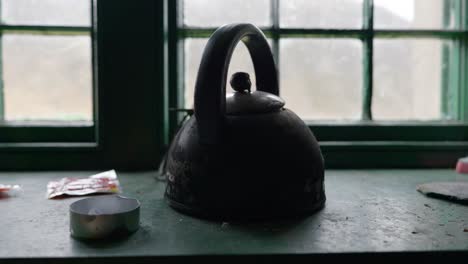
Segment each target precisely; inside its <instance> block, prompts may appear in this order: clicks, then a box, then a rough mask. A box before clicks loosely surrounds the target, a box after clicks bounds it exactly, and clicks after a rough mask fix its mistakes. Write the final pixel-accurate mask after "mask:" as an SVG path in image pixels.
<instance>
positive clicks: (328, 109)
mask: <svg viewBox="0 0 468 264" xmlns="http://www.w3.org/2000/svg"><path fill="white" fill-rule="evenodd" d="M280 50H281V51H280V55H281V57H280V63H281V67H280V70H281V78H280V79H281V88H280V89H281V90H280V92H281V97H282V98H284V99H285V100H286V107H287V108H290V109H291V110H293V111H295V112H296V113H297V114H298V115H299V116H300V117H302V118H303V119H312V120H344V119H359V118H360V115H361V101H362V92H361V91H362V88H361V87H362V80H361V79H362V78H361V76H362V63H361V61H362V44H361V41H359V40H354V39H284V40H281V41H280Z"/></svg>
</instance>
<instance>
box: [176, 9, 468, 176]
mask: <svg viewBox="0 0 468 264" xmlns="http://www.w3.org/2000/svg"><path fill="white" fill-rule="evenodd" d="M172 8H173V10H174V11H173V14H172V20H171V21H172V24H173V26H174V27H177V28H178V33H177V39H176V40H173V41H174V42H175V41H178V49H174V50H173V51H172V52H171V54H178V59H177V61H173V63H174V64H177V65H178V66H173V67H172V70H173V71H178V74H179V76H178V77H179V80H183V82H179V83H176V82H177V81H175V80H174V79H172V82H171V84H172V85H173V86H174V85H177V87H178V89H177V91H175V92H174V93H175V95H174V94H172V95H171V105H172V106H176V107H178V108H191V107H192V100H193V99H192V97H193V87H194V82H195V79H196V73H197V70H198V64H199V62H200V58H201V53H202V51H203V48H204V45H205V44H206V42H207V39H208V38H209V36H210V35H211V33H212V32H213V31H214V30H215V29H216V28H217V27H218V26H221V25H222V24H225V23H232V22H250V23H253V24H255V25H257V26H259V27H260V28H261V29H262V30H263V31H264V33H265V34H266V36H267V37H268V38H269V39H270V43H271V48H272V51H273V52H274V55H275V59H276V62H277V67H278V71H279V77H280V81H281V85H280V95H281V96H282V97H283V98H284V99H285V100H286V107H288V108H290V109H292V110H293V111H295V112H296V113H297V114H299V116H301V117H302V118H303V119H304V120H305V121H306V122H307V123H308V124H309V125H310V127H311V129H312V130H313V131H314V133H315V134H316V136H317V138H318V139H319V141H320V142H321V145H322V151H323V152H324V155H325V158H326V161H327V163H328V165H329V166H330V167H362V166H364V167H365V166H375V167H385V166H397V167H411V166H423V165H424V166H429V167H436V166H452V165H453V162H454V160H455V158H456V157H459V156H462V155H464V154H466V153H467V152H468V149H467V146H468V144H467V142H468V126H467V121H468V107H467V100H468V93H467V90H468V85H467V83H466V80H465V78H466V77H465V75H466V74H465V73H466V67H465V65H466V59H467V58H466V56H467V52H466V51H467V46H466V34H467V33H468V31H467V30H466V29H467V28H466V10H467V5H466V3H465V1H462V0H430V1H427V0H424V1H423V0H412V1H409V0H333V1H319V0H288V1H284V0H256V1H240V0H230V1H208V0H184V1H178V6H176V5H174V6H173V7H172ZM173 44H174V43H173ZM238 70H243V71H248V72H250V73H251V76H252V75H253V74H252V72H253V67H252V65H251V62H250V58H249V56H248V52H247V50H246V48H245V47H243V45H242V44H241V45H239V46H238V47H237V48H236V51H235V54H234V55H233V61H232V62H231V66H230V70H229V71H230V73H229V74H232V73H233V72H235V71H238ZM172 78H175V77H174V75H172ZM253 83H255V82H254V81H253ZM171 91H172V90H171ZM172 118H173V119H174V118H175V117H174V115H172ZM351 157H353V158H351Z"/></svg>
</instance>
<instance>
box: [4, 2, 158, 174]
mask: <svg viewBox="0 0 468 264" xmlns="http://www.w3.org/2000/svg"><path fill="white" fill-rule="evenodd" d="M137 2H138V3H137ZM164 5H165V2H163V1H132V0H124V1H102V0H40V1H36V0H0V7H1V12H0V14H1V19H0V21H1V23H0V36H1V39H0V40H1V41H0V43H1V45H0V50H1V56H0V66H1V67H0V68H1V71H0V76H1V79H2V80H3V82H2V85H0V91H1V92H0V161H1V162H0V169H28V170H31V169H81V170H84V169H109V168H115V169H133V168H146V169H148V168H156V167H157V164H158V160H159V159H160V155H161V153H162V150H163V147H164V143H165V140H166V139H165V138H166V137H167V135H166V134H165V129H164V127H165V120H164V117H165V111H166V109H167V105H165V100H164V91H165V85H164V82H165V81H164V80H165V77H164V76H165V71H166V66H165V55H164V47H165V46H164V34H165V29H164V19H165V13H164V12H165V11H164V10H165V8H164Z"/></svg>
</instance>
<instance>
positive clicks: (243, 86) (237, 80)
mask: <svg viewBox="0 0 468 264" xmlns="http://www.w3.org/2000/svg"><path fill="white" fill-rule="evenodd" d="M229 83H230V84H231V87H232V89H234V90H235V91H236V92H241V93H243V92H245V91H246V90H247V91H248V92H249V93H250V86H252V82H251V81H250V76H249V74H248V73H246V72H236V73H234V74H233V75H232V77H231V81H230V82H229Z"/></svg>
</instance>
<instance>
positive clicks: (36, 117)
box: [0, 0, 94, 143]
mask: <svg viewBox="0 0 468 264" xmlns="http://www.w3.org/2000/svg"><path fill="white" fill-rule="evenodd" d="M0 17H1V25H0V27H1V33H2V34H1V39H0V41H1V45H0V47H1V50H0V52H1V56H0V61H1V64H0V65H1V70H0V75H1V76H0V78H1V80H2V85H1V86H0V126H1V127H0V128H1V130H2V132H3V133H1V135H2V136H0V141H1V142H8V143H12V142H45V141H48V142H51V141H56V142H57V141H73V142H91V141H93V140H94V133H93V82H92V49H91V46H92V41H91V39H92V30H91V1H82V0H67V1H56V0H46V1H34V0H2V1H1V2H0ZM46 131H47V132H46Z"/></svg>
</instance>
